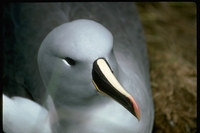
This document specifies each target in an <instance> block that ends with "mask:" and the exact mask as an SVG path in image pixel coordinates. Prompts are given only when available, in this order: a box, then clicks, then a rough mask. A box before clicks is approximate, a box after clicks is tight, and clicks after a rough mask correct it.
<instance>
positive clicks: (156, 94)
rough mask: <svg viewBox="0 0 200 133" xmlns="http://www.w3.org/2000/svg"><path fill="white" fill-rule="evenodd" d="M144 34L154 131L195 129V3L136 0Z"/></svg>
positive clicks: (176, 132)
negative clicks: (151, 94) (148, 65)
mask: <svg viewBox="0 0 200 133" xmlns="http://www.w3.org/2000/svg"><path fill="white" fill-rule="evenodd" d="M136 5H137V8H138V11H139V14H140V18H141V21H142V24H143V26H144V31H145V35H146V41H147V47H148V54H149V60H150V74H151V85H152V91H153V98H154V103H155V123H154V131H153V133H172V132H173V133H194V132H196V129H197V124H196V122H197V93H196V91H197V67H196V63H197V62H196V53H197V51H196V47H197V42H196V4H195V3H188V2H173V3H172V2H170V3H169V2H159V3H139V2H138V3H136Z"/></svg>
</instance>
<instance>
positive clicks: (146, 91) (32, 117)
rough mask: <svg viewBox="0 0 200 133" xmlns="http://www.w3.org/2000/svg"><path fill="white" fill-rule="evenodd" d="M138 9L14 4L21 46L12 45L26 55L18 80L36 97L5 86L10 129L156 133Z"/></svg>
mask: <svg viewBox="0 0 200 133" xmlns="http://www.w3.org/2000/svg"><path fill="white" fill-rule="evenodd" d="M86 7H91V9H88V8H86ZM44 8H45V11H46V12H43V10H44ZM135 8H136V7H135V5H134V4H133V3H50V4H47V3H34V4H33V3H28V4H20V5H15V4H14V5H12V4H11V6H9V8H8V9H9V11H10V12H11V13H10V14H11V16H12V17H11V20H12V24H13V27H14V28H13V29H14V30H13V36H14V37H15V40H14V42H15V45H16V46H17V47H16V46H15V47H14V48H12V49H14V50H15V51H17V52H18V53H17V54H18V55H15V56H16V59H17V57H20V55H23V56H24V57H23V58H22V59H21V60H23V61H20V60H19V62H18V63H16V65H17V64H18V65H19V64H20V63H21V64H20V65H21V66H17V67H18V68H23V69H20V70H16V69H15V71H14V70H13V73H15V74H14V75H15V78H13V79H14V81H15V82H16V83H18V84H21V85H23V86H25V87H24V90H25V91H28V92H29V93H30V95H31V98H25V97H23V96H20V95H18V93H15V92H16V91H15V92H12V91H8V90H12V89H16V90H17V89H18V88H12V87H13V86H11V87H10V86H9V85H8V87H5V89H4V94H3V129H4V131H5V132H7V133H25V132H26V133H27V132H40V133H66V132H67V133H79V132H81V133H105V132H106V133H151V131H152V126H153V120H154V109H153V108H154V107H153V101H152V95H151V90H150V81H149V73H148V58H147V53H146V47H145V41H144V34H143V31H142V27H141V24H140V21H139V18H138V15H137V12H136V9H135ZM79 9H80V10H79ZM26 10H28V11H29V12H28V14H29V15H28V16H27V12H25V11H26ZM104 15H105V16H104ZM33 16H34V17H33ZM109 17H111V18H109ZM40 23H41V25H38V24H40ZM40 26H41V27H40ZM36 28H37V29H36ZM7 38H9V37H7ZM6 42H8V44H9V41H6ZM8 44H6V45H8ZM8 47H9V46H8ZM19 48H21V49H20V50H19ZM31 48H33V49H31ZM25 49H26V50H27V51H26V50H25ZM21 50H25V51H21ZM34 51H38V52H34ZM7 56H8V55H7ZM7 58H8V57H7ZM7 64H8V63H7ZM37 65H38V67H37ZM7 71H9V70H5V72H7ZM7 73H8V72H7ZM10 75H12V74H10V73H8V76H10ZM10 78H12V76H10Z"/></svg>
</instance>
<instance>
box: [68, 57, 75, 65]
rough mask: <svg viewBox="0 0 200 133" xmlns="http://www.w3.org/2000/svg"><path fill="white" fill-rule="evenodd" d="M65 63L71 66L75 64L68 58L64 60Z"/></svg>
mask: <svg viewBox="0 0 200 133" xmlns="http://www.w3.org/2000/svg"><path fill="white" fill-rule="evenodd" d="M65 61H66V62H67V63H68V64H69V65H71V66H73V65H75V64H76V62H75V61H74V60H73V59H71V58H69V57H67V58H65Z"/></svg>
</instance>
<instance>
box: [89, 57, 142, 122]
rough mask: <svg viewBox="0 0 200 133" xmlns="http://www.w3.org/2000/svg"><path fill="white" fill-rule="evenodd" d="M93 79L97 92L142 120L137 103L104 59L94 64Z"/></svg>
mask: <svg viewBox="0 0 200 133" xmlns="http://www.w3.org/2000/svg"><path fill="white" fill-rule="evenodd" d="M92 77H93V80H92V82H93V84H94V86H95V88H96V89H97V91H99V92H100V93H102V94H105V95H107V96H110V97H112V98H113V99H115V100H116V101H117V102H119V103H120V104H121V105H123V106H124V107H125V108H126V109H127V110H128V111H130V112H131V113H132V114H133V115H134V116H135V117H136V118H137V119H138V120H140V110H139V107H138V105H137V103H136V101H135V100H134V98H133V97H132V96H131V95H130V94H129V93H128V92H126V90H125V89H124V88H123V87H122V86H121V84H120V83H119V82H118V80H117V79H116V77H115V76H114V75H113V72H112V70H111V68H110V66H109V64H108V63H107V61H106V60H105V59H104V58H99V59H97V60H96V61H95V62H94V63H93V69H92Z"/></svg>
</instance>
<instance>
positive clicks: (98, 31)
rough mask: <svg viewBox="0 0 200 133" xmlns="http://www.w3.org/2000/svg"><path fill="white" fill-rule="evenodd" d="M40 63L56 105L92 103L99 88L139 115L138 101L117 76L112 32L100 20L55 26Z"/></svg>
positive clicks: (44, 44)
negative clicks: (97, 21) (98, 21)
mask: <svg viewBox="0 0 200 133" xmlns="http://www.w3.org/2000/svg"><path fill="white" fill-rule="evenodd" d="M38 64H39V69H40V73H41V76H42V79H43V81H44V84H45V86H46V88H47V90H48V92H49V94H50V95H51V97H52V99H53V101H54V103H55V105H56V106H63V105H66V106H67V105H77V106H82V105H83V106H84V105H86V104H88V105H89V103H91V102H92V101H93V99H95V98H96V97H98V95H99V93H98V92H100V93H103V94H105V95H107V96H110V97H111V98H113V99H115V100H116V101H118V102H119V103H120V104H122V105H123V106H124V107H125V108H126V109H127V110H129V111H130V112H131V113H132V114H133V115H134V116H136V117H137V118H138V119H140V111H139V108H138V105H137V103H136V102H135V100H134V98H133V97H132V96H131V95H130V94H129V93H127V92H126V91H125V89H124V88H123V87H122V86H121V85H120V83H119V82H118V80H117V75H118V72H117V71H118V64H117V61H116V59H115V56H114V53H113V36H112V34H111V33H110V32H109V31H108V30H107V29H106V28H105V27H104V26H102V25H101V24H99V23H96V22H94V21H91V20H84V19H80V20H75V21H72V22H69V23H65V24H62V25H60V26H58V27H57V28H55V29H53V30H52V31H51V32H50V33H49V34H48V35H47V36H46V38H45V39H44V41H43V42H42V44H41V46H40V49H39V53H38ZM114 75H115V76H116V78H115V76H114Z"/></svg>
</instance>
